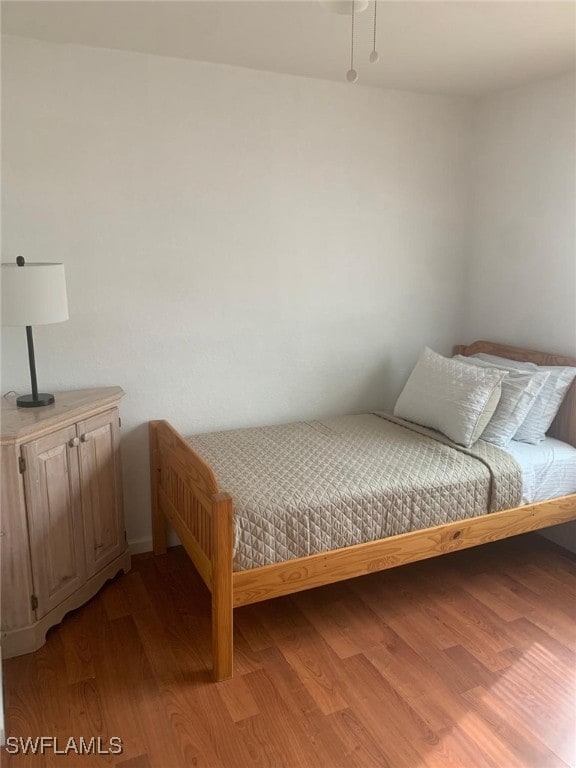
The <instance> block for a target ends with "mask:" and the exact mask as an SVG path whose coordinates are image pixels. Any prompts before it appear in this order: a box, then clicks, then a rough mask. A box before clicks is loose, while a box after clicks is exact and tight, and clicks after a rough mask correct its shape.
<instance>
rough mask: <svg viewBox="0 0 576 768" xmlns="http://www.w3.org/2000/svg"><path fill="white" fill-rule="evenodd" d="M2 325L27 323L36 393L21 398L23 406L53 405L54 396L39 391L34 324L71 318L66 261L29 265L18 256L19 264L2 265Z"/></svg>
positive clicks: (33, 389) (18, 399) (31, 368)
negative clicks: (67, 292) (65, 269)
mask: <svg viewBox="0 0 576 768" xmlns="http://www.w3.org/2000/svg"><path fill="white" fill-rule="evenodd" d="M1 275H2V309H1V314H2V325H24V326H26V338H27V341H28V361H29V363H30V381H31V384H32V394H30V395H22V396H21V397H19V398H17V400H16V404H17V405H18V406H20V407H21V408H37V407H39V406H43V405H51V404H52V403H53V402H54V395H49V394H46V393H45V392H40V393H38V384H37V381H36V362H35V359H34V339H33V337H32V326H33V325H48V324H49V323H60V322H62V321H63V320H68V301H67V298H66V278H65V275H64V264H45V263H33V262H30V263H28V264H26V262H25V261H24V258H23V257H22V256H18V258H17V259H16V263H15V264H2V273H1Z"/></svg>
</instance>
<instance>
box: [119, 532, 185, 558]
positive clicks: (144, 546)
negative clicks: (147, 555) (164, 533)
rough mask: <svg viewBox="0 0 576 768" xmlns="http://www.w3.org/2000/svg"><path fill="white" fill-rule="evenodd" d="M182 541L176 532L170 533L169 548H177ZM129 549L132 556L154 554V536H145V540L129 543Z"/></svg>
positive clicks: (133, 540)
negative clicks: (146, 553)
mask: <svg viewBox="0 0 576 768" xmlns="http://www.w3.org/2000/svg"><path fill="white" fill-rule="evenodd" d="M179 544H180V539H179V538H178V536H176V534H175V533H174V531H169V532H168V546H169V547H177V546H178V545H179ZM128 549H129V550H130V554H131V555H141V554H142V553H143V552H152V536H145V537H144V538H143V539H132V540H131V541H129V542H128Z"/></svg>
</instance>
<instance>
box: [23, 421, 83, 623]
mask: <svg viewBox="0 0 576 768" xmlns="http://www.w3.org/2000/svg"><path fill="white" fill-rule="evenodd" d="M76 442H77V437H76V428H75V427H74V426H71V427H66V428H65V429H60V430H58V431H57V432H53V433H52V434H50V435H47V436H46V437H42V438H40V439H39V440H34V441H32V442H30V443H26V444H25V445H23V446H22V454H23V456H24V459H25V461H26V471H25V472H24V487H25V495H26V510H27V514H28V526H29V531H30V554H31V561H32V577H33V580H34V592H35V594H36V597H37V598H38V608H37V609H36V618H40V617H41V616H43V615H44V614H45V613H47V612H48V611H50V610H51V609H52V608H55V607H56V606H57V605H58V604H59V603H61V602H62V601H63V600H65V599H66V598H67V597H68V596H69V595H71V594H72V593H73V592H75V591H76V590H77V589H78V588H79V587H80V586H82V583H83V582H84V581H85V562H84V560H85V556H84V532H83V526H82V505H81V499H80V487H79V472H78V447H76V445H75V443H76Z"/></svg>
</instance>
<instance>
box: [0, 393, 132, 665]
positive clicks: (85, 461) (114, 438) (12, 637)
mask: <svg viewBox="0 0 576 768" xmlns="http://www.w3.org/2000/svg"><path fill="white" fill-rule="evenodd" d="M123 394H124V393H123V392H122V390H121V389H120V387H106V388H103V389H91V390H78V391H73V392H62V393H60V394H59V395H56V402H55V403H54V405H49V406H44V407H42V408H37V409H23V408H18V407H17V406H16V403H15V402H13V401H6V400H4V401H3V403H2V442H1V450H2V496H1V498H2V506H1V509H0V513H1V518H0V519H1V526H0V527H1V537H0V574H1V579H2V581H1V603H0V612H1V632H2V635H1V636H2V640H1V642H2V653H3V655H4V657H5V658H8V657H10V656H17V655H19V654H22V653H29V652H30V651H34V650H36V649H37V648H39V647H40V646H41V645H43V644H44V642H45V635H46V632H47V630H48V629H49V628H50V627H51V626H53V625H54V624H57V623H58V622H60V621H61V620H62V618H63V617H64V615H65V614H66V613H67V612H68V611H70V610H72V609H73V608H78V607H79V606H80V605H82V603H84V602H85V601H86V600H88V599H89V598H90V597H92V596H93V595H94V594H95V593H96V592H97V591H98V590H99V589H100V587H101V586H102V585H103V584H104V582H105V581H107V580H108V579H110V578H112V577H113V576H115V575H116V574H117V573H118V571H120V570H123V571H124V572H126V571H127V570H129V568H130V555H129V554H128V550H127V545H126V537H125V533H124V517H123V511H122V477H121V467H120V445H119V421H120V420H119V412H118V404H119V402H120V398H121V397H122V395H123Z"/></svg>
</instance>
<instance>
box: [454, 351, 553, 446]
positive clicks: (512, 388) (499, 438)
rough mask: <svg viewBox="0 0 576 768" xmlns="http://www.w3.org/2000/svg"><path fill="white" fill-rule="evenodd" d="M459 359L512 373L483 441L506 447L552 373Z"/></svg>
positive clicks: (468, 358) (477, 360)
mask: <svg viewBox="0 0 576 768" xmlns="http://www.w3.org/2000/svg"><path fill="white" fill-rule="evenodd" d="M455 359H456V360H462V362H463V363H468V364H469V365H479V366H481V367H482V368H494V369H498V370H504V371H507V372H508V376H507V377H506V378H505V379H504V380H503V382H502V397H501V398H500V402H499V403H498V406H497V408H496V410H495V411H494V414H493V416H492V418H491V419H490V421H489V422H488V426H487V427H486V429H485V430H484V432H482V440H486V441H487V442H489V443H494V445H499V446H501V447H502V448H505V447H506V446H507V445H508V444H509V443H510V441H511V440H512V438H513V437H514V435H515V434H516V432H517V431H518V428H519V427H520V425H521V424H522V422H523V421H524V419H525V418H526V416H527V415H528V412H529V411H530V409H531V408H532V406H533V405H534V402H535V400H536V398H537V397H538V395H539V394H540V391H541V390H542V387H543V386H544V384H545V383H546V381H547V380H548V378H549V377H550V373H549V372H548V371H536V372H534V371H520V370H516V369H513V368H507V367H505V366H502V365H496V363H490V362H488V361H487V360H481V359H478V358H476V357H465V356H464V355H456V357H455Z"/></svg>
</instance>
